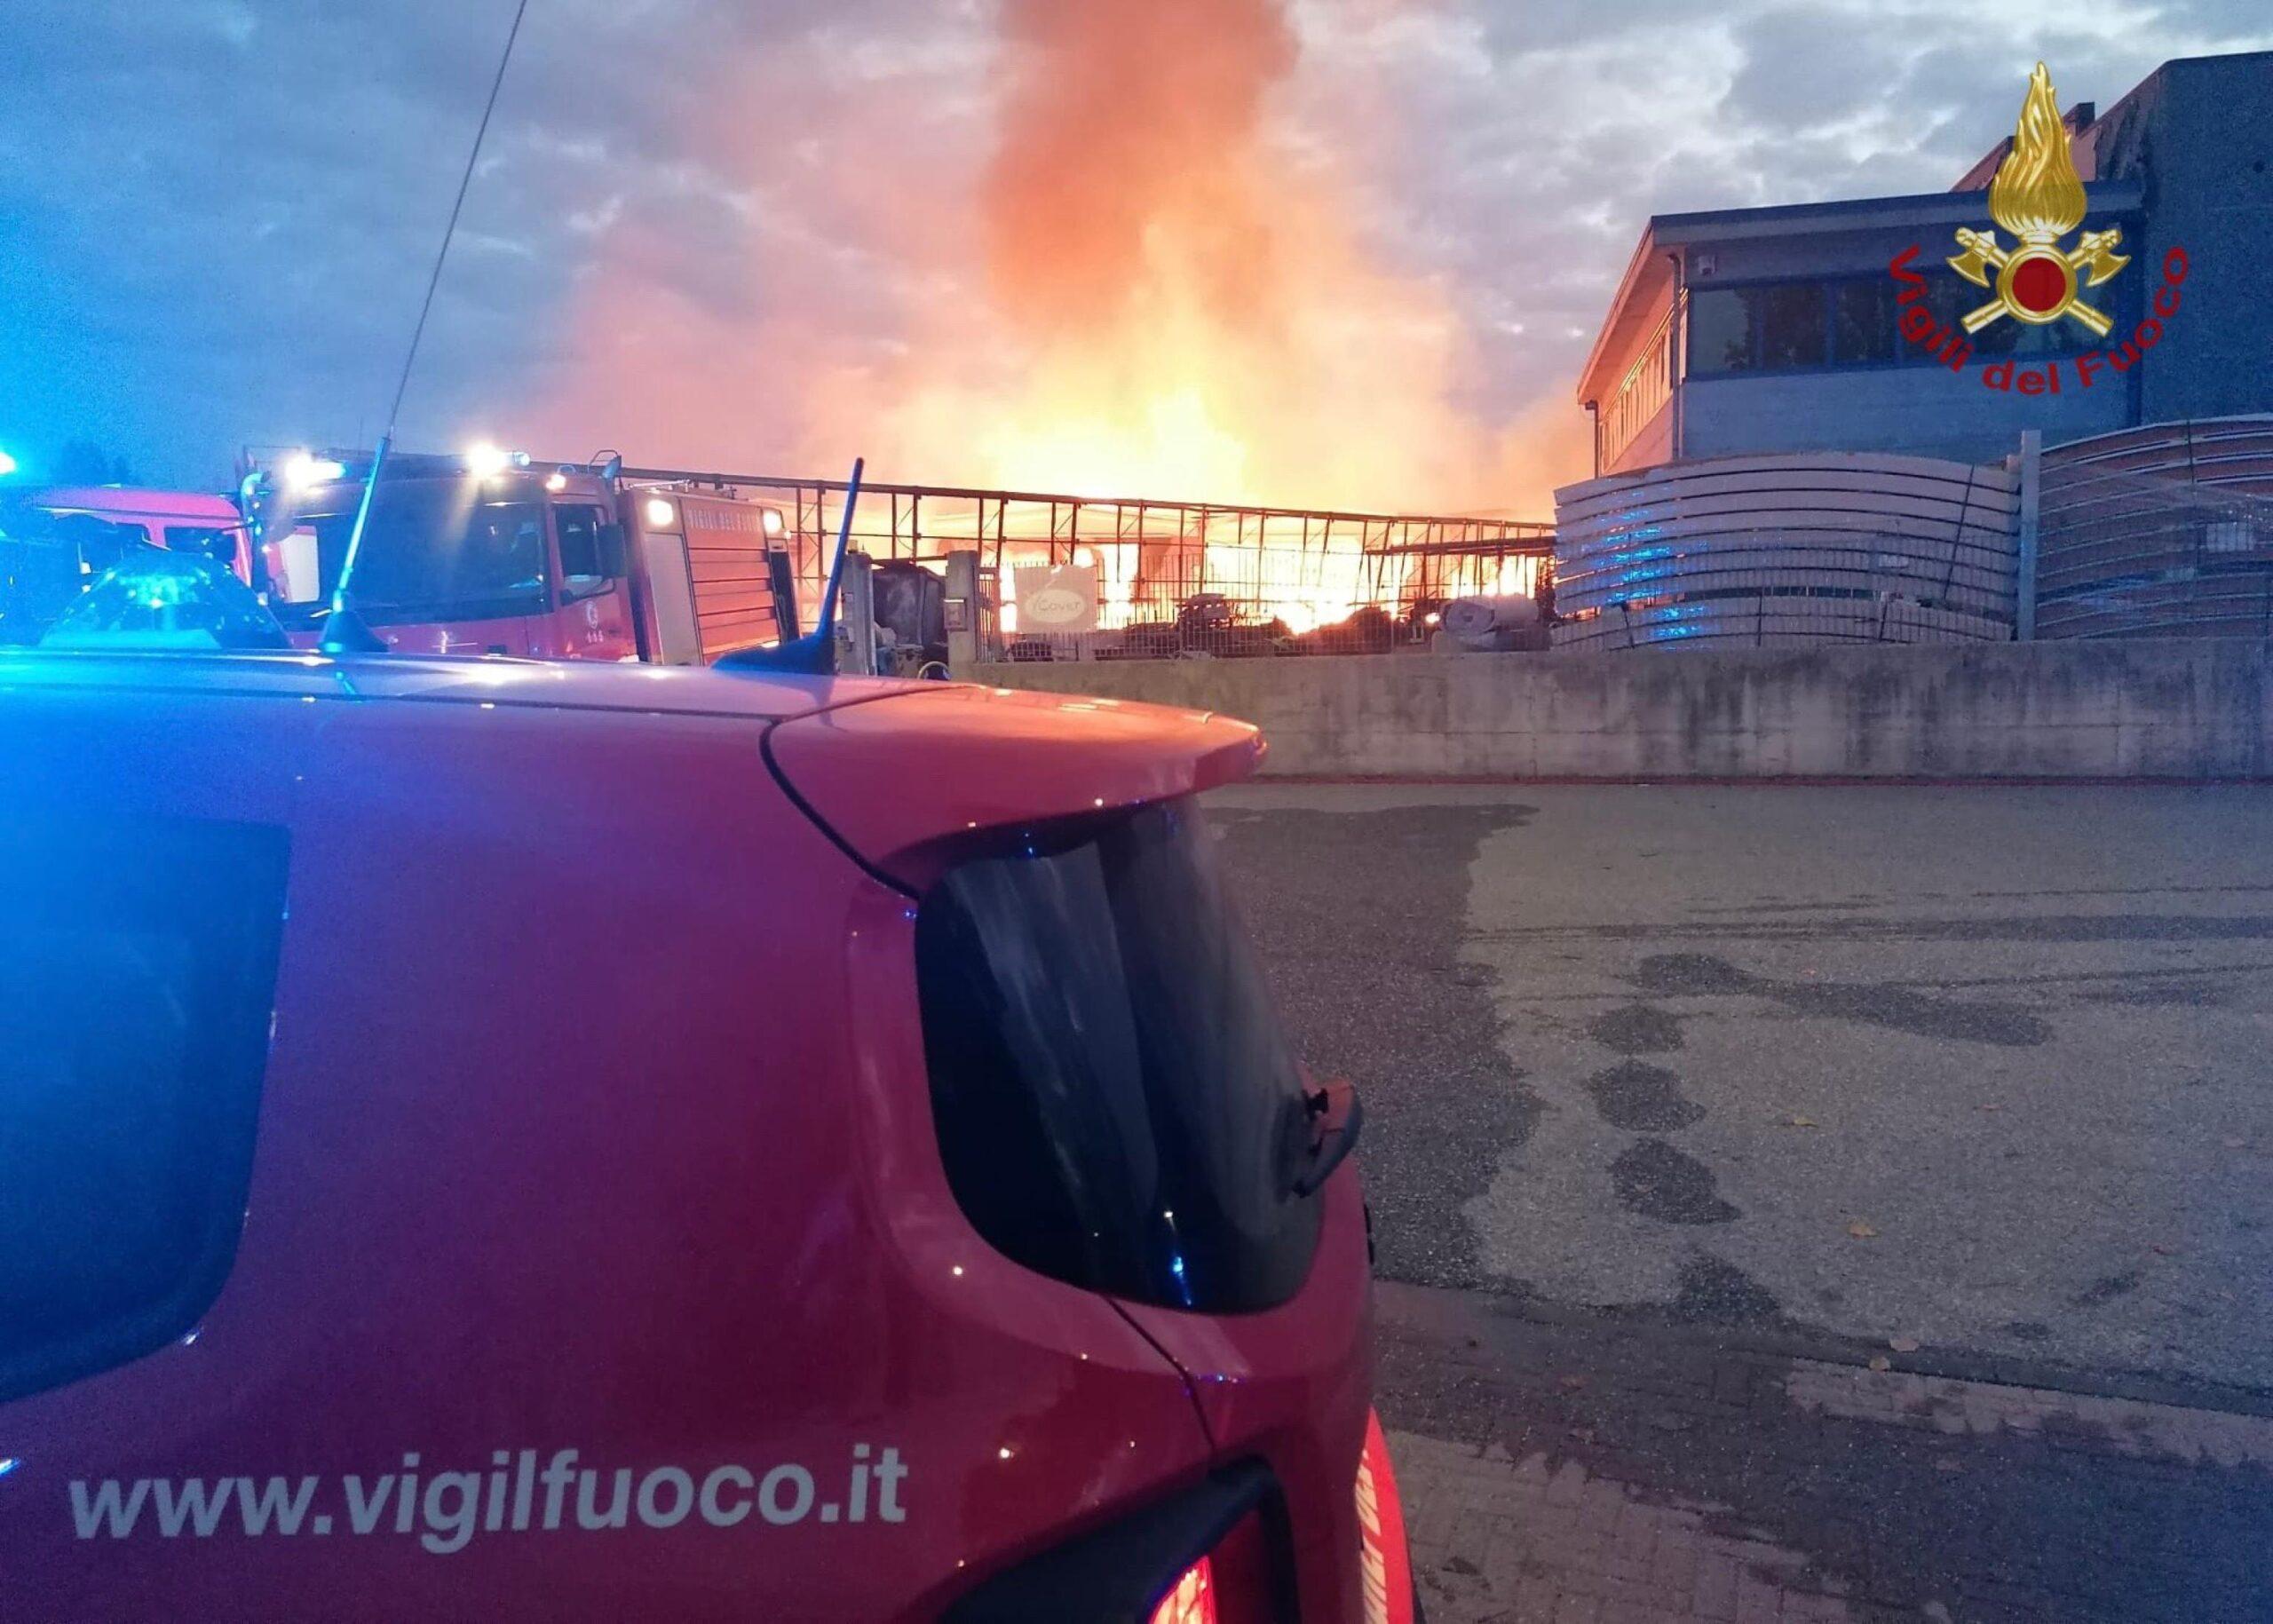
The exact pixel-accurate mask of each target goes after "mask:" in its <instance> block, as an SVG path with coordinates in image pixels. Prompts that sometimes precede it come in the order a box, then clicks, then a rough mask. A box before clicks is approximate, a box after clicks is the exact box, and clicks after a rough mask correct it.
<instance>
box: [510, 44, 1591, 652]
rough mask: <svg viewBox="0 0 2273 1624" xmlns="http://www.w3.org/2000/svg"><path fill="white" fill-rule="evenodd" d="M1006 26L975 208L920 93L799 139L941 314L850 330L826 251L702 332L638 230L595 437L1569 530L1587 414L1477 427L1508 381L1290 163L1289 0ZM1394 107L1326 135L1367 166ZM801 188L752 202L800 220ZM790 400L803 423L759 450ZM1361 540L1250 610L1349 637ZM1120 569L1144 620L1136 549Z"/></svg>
mask: <svg viewBox="0 0 2273 1624" xmlns="http://www.w3.org/2000/svg"><path fill="white" fill-rule="evenodd" d="M1382 3H1383V4H1396V3H1397V0H1382ZM997 17H998V19H999V21H998V23H997V28H998V31H999V33H998V37H997V39H996V41H995V50H994V55H993V57H992V58H991V59H989V60H988V61H987V62H986V65H985V67H984V69H983V70H982V71H975V72H974V73H973V74H972V75H970V79H971V82H972V83H978V84H979V85H981V86H983V87H984V88H985V92H986V96H987V99H988V101H989V103H990V106H989V107H988V112H989V113H990V114H991V120H992V133H993V137H994V145H993V149H992V153H991V156H989V157H988V158H987V159H986V161H985V162H982V163H980V164H978V166H976V169H975V171H974V172H973V173H972V175H971V177H970V182H969V185H968V189H967V190H955V189H953V183H950V189H949V190H948V191H947V192H946V194H926V195H920V196H916V195H910V194H909V188H908V187H907V184H906V177H907V176H908V175H911V174H915V173H919V172H920V173H929V172H931V171H930V170H927V169H926V168H925V167H924V165H923V163H922V162H919V160H918V157H917V154H915V153H913V152H911V151H907V150H899V151H896V150H895V149H894V148H893V147H892V146H891V142H892V141H893V140H894V139H895V134H894V132H895V131H899V130H900V129H902V128H904V127H905V126H906V124H907V115H906V112H905V109H904V108H902V107H896V106H894V105H892V103H891V98H892V97H894V96H898V95H899V94H901V93H902V89H901V87H900V86H898V85H894V84H890V83H886V84H883V85H882V86H880V87H879V88H878V91H876V95H877V105H875V106H873V107H861V106H858V105H854V106H849V107H837V108H836V109H835V110H834V112H833V114H832V116H831V120H830V123H829V125H828V129H827V130H826V131H824V132H823V133H822V134H820V135H819V136H817V137H816V138H815V139H812V140H811V141H808V142H806V143H803V144H802V145H803V146H804V147H807V148H809V149H810V152H811V154H812V159H811V162H812V168H813V170H814V171H815V172H816V173H818V174H820V175H821V176H822V177H824V178H825V179H826V181H827V185H828V189H829V191H830V192H831V194H832V196H833V199H834V200H836V206H837V208H838V210H839V212H840V213H841V214H842V215H843V216H844V217H845V218H840V219H838V220H836V221H835V222H833V224H834V225H835V226H836V227H837V228H838V229H840V230H849V231H850V232H851V234H852V236H853V237H854V238H855V239H857V240H856V241H853V242H848V243H844V244H843V253H842V254H841V255H840V256H838V257H841V258H843V259H844V260H846V261H848V262H849V261H851V260H854V259H856V258H857V260H858V262H859V263H860V264H863V265H870V266H884V267H890V268H891V273H892V277H893V281H895V282H896V283H897V284H898V285H900V286H903V287H907V288H913V289H920V292H919V293H917V294H915V295H914V296H911V297H909V298H908V299H907V303H906V305H904V306H903V309H902V312H901V320H902V321H903V326H902V328H901V329H900V330H899V331H897V332H878V331H875V330H873V329H870V330H864V331H862V332H861V333H860V334H859V337H857V338H836V337H830V336H828V333H827V331H826V329H825V326H824V325H823V324H824V323H825V321H826V320H827V318H828V314H829V313H830V306H829V301H830V298H831V295H832V292H833V290H832V289H830V288H829V287H828V285H827V279H826V274H825V266H826V265H827V263H828V261H827V259H826V258H825V257H823V256H821V255H820V254H818V253H814V252H811V251H808V252H806V253H804V254H803V255H802V256H800V257H798V258H796V260H794V261H791V262H787V263H769V264H767V265H763V266H761V267H758V268H757V274H756V275H753V276H752V277H751V278H749V279H748V280H749V281H751V282H754V283H756V284H757V285H759V286H762V287H764V288H766V289H767V298H768V301H769V302H770V303H771V305H772V308H773V310H774V312H775V313H774V314H773V315H772V316H770V317H768V318H765V319H763V320H760V319H757V318H754V317H741V318H736V317H734V316H732V315H728V314H723V313H714V312H711V311H707V310H704V309H702V308H701V307H700V306H699V305H697V303H696V302H695V301H694V300H693V299H692V298H691V297H688V296H687V295H685V293H683V292H677V291H674V290H673V288H672V286H671V284H670V283H669V280H668V279H667V278H666V277H665V276H663V275H662V274H661V271H660V269H659V267H658V265H656V263H655V256H656V254H657V252H658V249H657V246H656V244H657V242H658V241H659V240H660V239H658V238H656V237H654V236H653V235H652V234H651V235H649V236H647V237H644V238H643V237H641V236H639V235H638V234H636V233H634V232H632V231H630V229H629V223H627V227H626V228H625V229H622V230H619V231H618V232H617V233H616V234H615V235H614V237H613V238H612V239H611V241H610V242H609V245H608V251H607V253H606V255H605V256H604V257H603V262H602V264H601V265H600V267H599V268H598V271H597V273H595V274H594V275H593V276H592V277H591V279H590V285H591V289H592V290H591V292H590V294H589V295H588V297H587V305H586V307H587V310H588V312H589V313H590V315H591V317H592V318H593V319H592V320H590V321H586V322H582V323H579V324H578V329H577V330H578V331H579V333H580V336H581V337H582V339H583V341H584V343H585V344H586V345H587V347H588V348H589V350H590V354H589V356H588V357H586V358H583V359H580V360H578V361H576V362H574V363H573V364H572V374H573V375H572V376H568V377H566V378H564V379H563V380H562V383H561V385H560V387H559V388H558V391H557V392H556V393H555V396H554V399H555V400H556V401H557V402H558V404H557V405H556V406H555V407H554V408H553V415H554V416H556V417H557V418H558V421H559V422H560V423H561V424H564V425H569V424H572V416H571V415H572V414H574V418H573V425H574V426H575V428H576V432H574V433H571V434H567V435H566V436H565V438H566V439H567V440H579V439H583V438H590V437H591V435H592V434H593V433H594V432H598V433H599V434H600V436H601V438H604V439H606V438H613V439H614V440H619V441H622V442H624V443H626V444H627V447H629V442H630V440H634V439H637V440H639V441H640V445H639V447H638V448H635V449H637V450H638V457H639V460H646V461H653V462H667V461H677V460H681V459H685V460H693V459H696V458H698V457H710V458H713V459H714V460H716V459H719V458H725V459H726V460H728V461H730V462H731V463H739V464H741V465H748V464H749V463H753V462H756V463H760V464H772V465H775V466H780V467H782V468H784V469H785V470H787V471H796V472H819V471H828V470H833V469H835V468H836V467H838V466H840V465H842V464H843V463H844V462H845V461H846V460H848V458H849V457H850V456H851V453H852V452H853V451H854V450H856V449H857V450H859V451H862V452H864V453H865V454H866V455H867V458H868V467H869V470H870V472H871V474H872V475H873V476H875V477H876V478H879V479H886V480H897V481H902V482H908V483H938V484H954V485H963V486H983V487H1010V488H1017V489H1026V490H1038V491H1046V492H1057V493H1063V494H1068V495H1081V496H1108V495H1110V496H1139V495H1141V496H1155V497H1160V498H1162V499H1167V500H1204V501H1212V502H1222V503H1242V502H1244V503H1271V504H1275V505H1280V506H1287V507H1302V508H1341V509H1350V510H1365V511H1425V512H1440V513H1441V512H1463V511H1493V512H1499V513H1510V512H1512V513H1515V514H1517V515H1520V516H1524V517H1537V516H1544V515H1545V514H1546V513H1547V512H1548V511H1549V509H1550V507H1551V502H1552V497H1551V492H1552V489H1553V487H1554V486H1555V485H1556V484H1557V483H1561V482H1564V481H1567V480H1568V479H1573V478H1578V477H1582V476H1583V473H1584V471H1585V466H1586V456H1587V429H1586V424H1585V419H1584V418H1583V416H1581V415H1580V413H1579V412H1577V411H1576V410H1575V409H1573V408H1571V407H1570V406H1568V405H1567V404H1566V403H1564V401H1563V400H1561V399H1560V398H1559V392H1557V396H1558V398H1556V399H1555V400H1552V401H1551V402H1548V403H1545V404H1543V405H1542V406H1541V407H1540V408H1534V409H1533V410H1532V411H1531V412H1530V413H1527V414H1525V415H1524V416H1521V417H1519V418H1517V420H1516V421H1514V422H1512V423H1494V422H1491V421H1488V420H1485V419H1484V418H1482V417H1480V416H1478V415H1477V413H1476V412H1475V411H1474V410H1473V409H1472V408H1469V407H1467V406H1465V405H1463V404H1462V403H1461V402H1462V400H1463V397H1464V396H1470V395H1472V394H1474V393H1476V392H1480V391H1477V389H1476V387H1475V386H1476V385H1477V384H1479V383H1481V382H1482V380H1480V379H1478V378H1477V377H1476V376H1474V375H1473V365H1474V361H1473V357H1474V346H1473V345H1472V343H1471V341H1470V335H1469V332H1468V330H1467V329H1466V326H1465V324H1464V321H1463V318H1462V316H1461V313H1460V311H1459V310H1458V308H1457V307H1456V306H1455V305H1454V303H1453V300H1452V299H1451V297H1449V296H1448V294H1447V293H1446V291H1445V289H1444V287H1443V286H1442V285H1441V283H1440V282H1439V281H1437V280H1435V279H1433V278H1431V277H1430V276H1429V275H1426V274H1424V273H1419V272H1416V271H1414V270H1412V269H1410V268H1408V267H1406V266H1405V265H1401V264H1400V263H1398V262H1397V261H1396V260H1395V259H1393V258H1392V257H1390V256H1389V251H1388V250H1377V249H1376V248H1374V245H1372V244H1371V243H1370V242H1368V241H1367V240H1366V236H1365V234H1364V233H1363V232H1362V231H1361V230H1360V229H1359V228H1358V224H1357V222H1358V220H1359V219H1360V218H1362V217H1363V216H1364V214H1365V209H1364V206H1363V202H1362V196H1361V194H1360V192H1359V190H1358V187H1357V186H1356V185H1355V183H1354V182H1353V181H1352V180H1351V179H1350V177H1349V176H1348V175H1347V174H1346V173H1345V172H1344V171H1343V170H1342V167H1341V156H1342V154H1339V153H1336V152H1335V151H1334V150H1331V149H1327V148H1321V147H1319V146H1318V145H1316V144H1315V142H1314V141H1311V142H1306V143H1303V144H1299V145H1298V144H1296V143H1295V142H1292V141H1289V140H1287V139H1283V131H1282V130H1281V127H1280V124H1279V117H1278V115H1279V111H1280V104H1279V97H1280V96H1281V94H1282V92H1284V91H1287V88H1288V86H1289V84H1290V83H1291V80H1292V75H1294V74H1295V70H1296V68H1297V67H1298V65H1299V62H1298V59H1299V56H1300V51H1299V46H1298V42H1297V40H1296V38H1295V32H1294V29H1293V28H1292V27H1291V25H1290V23H1289V21H1288V17H1287V4H1286V0H1081V3H1080V4H1066V3H1065V0H1002V5H1001V7H1000V9H999V12H998V13H997ZM760 71H761V72H764V71H766V70H764V69H761V70H760ZM782 71H784V72H786V71H787V70H786V69H785V70H782ZM780 89H781V91H782V92H783V94H782V95H781V97H780V98H779V99H777V101H788V100H791V99H794V98H795V97H796V95H797V94H798V93H799V92H800V91H801V90H802V86H800V85H798V84H796V83H784V84H783V85H782V86H781V87H780ZM713 105H714V106H715V105H717V104H715V103H714V104H713ZM737 105H742V104H741V103H740V102H738V104H737ZM1366 112H1367V109H1366V108H1364V107H1350V109H1349V117H1348V118H1346V119H1345V120H1343V121H1342V122H1341V123H1338V124H1337V125H1336V127H1335V128H1334V130H1333V131H1328V132H1327V134H1329V135H1332V136H1335V137H1338V138H1342V139H1346V142H1347V150H1348V152H1349V153H1350V154H1361V153H1363V152H1364V151H1365V150H1366V147H1368V146H1369V145H1370V144H1371V138H1370V136H1369V135H1368V131H1367V119H1366ZM741 139H744V140H746V141H756V142H761V143H762V142H767V141H780V140H783V139H784V138H781V137H778V136H776V135H775V134H774V133H773V132H772V129H771V126H768V127H766V128H761V129H756V130H753V131H750V132H748V133H747V134H746V135H743V136H742V137H741ZM919 139H920V138H919ZM787 144H788V145H798V144H796V143H787ZM760 162H761V165H762V163H763V162H764V160H761V161H760ZM779 182H780V178H779V175H778V174H774V173H771V172H769V173H768V174H767V175H766V176H765V178H764V181H763V182H762V183H761V184H757V185H754V186H752V188H751V190H752V192H753V194H756V195H759V196H761V197H763V198H764V199H766V200H768V202H769V204H770V202H771V200H772V199H774V198H776V197H778V196H779V195H780V192H781V186H780V183H779ZM801 300H802V301H804V305H805V307H804V308H793V307H792V306H793V305H796V304H797V303H798V301H801ZM816 318H818V319H816ZM776 395H778V396H780V397H781V398H782V399H783V400H785V402H786V406H787V421H786V422H779V423H775V424H764V427H765V428H766V429H768V430H769V431H771V433H772V442H771V448H760V449H756V450H753V449H752V448H750V446H749V443H748V442H749V425H750V424H752V423H753V421H754V420H756V421H760V422H762V421H763V420H762V418H761V417H759V414H760V413H762V412H763V411H764V410H765V409H766V407H765V405H764V401H765V400H768V399H769V398H771V397H773V396H776ZM616 425H627V426H621V427H618V426H616ZM721 446H725V447H734V446H739V447H740V449H739V450H726V451H721V450H716V449H713V448H717V447H721ZM1081 541H1082V543H1083V544H1084V545H1089V544H1091V538H1090V537H1089V536H1088V535H1083V536H1082V537H1081ZM1358 546H1359V543H1358V537H1357V536H1356V535H1355V534H1354V533H1352V534H1350V535H1348V537H1347V538H1346V540H1345V539H1344V538H1343V537H1342V536H1341V535H1337V536H1336V537H1335V539H1334V547H1335V549H1336V551H1335V553H1334V557H1333V558H1330V559H1328V560H1327V561H1324V562H1321V561H1320V560H1319V558H1318V556H1317V553H1316V551H1312V552H1311V555H1310V556H1309V557H1308V558H1307V559H1303V558H1295V557H1292V556H1290V557H1288V558H1283V559H1282V558H1265V559H1263V560H1262V561H1261V564H1260V568H1261V570H1262V574H1263V580H1262V582H1261V587H1260V590H1255V592H1253V593H1252V597H1253V599H1254V601H1255V602H1256V603H1258V604H1263V605H1275V606H1277V607H1278V612H1279V614H1281V617H1282V618H1284V619H1286V620H1287V621H1288V622H1289V623H1290V624H1293V625H1295V626H1296V627H1297V629H1299V628H1300V627H1301V626H1302V625H1304V624H1311V623H1317V622H1319V621H1321V620H1330V619H1336V618H1339V617H1340V616H1341V615H1342V614H1346V613H1347V612H1348V610H1349V608H1350V606H1351V605H1352V604H1353V603H1354V602H1356V601H1358V600H1359V599H1360V598H1362V596H1363V591H1362V588H1361V576H1360V564H1359V557H1358ZM1136 551H1137V550H1136V548H1135V547H1134V546H1133V545H1129V546H1127V547H1121V546H1117V545H1116V544H1115V543H1113V542H1111V541H1105V542H1103V543H1097V555H1098V557H1097V561H1098V563H1099V565H1100V567H1101V570H1102V572H1103V576H1104V581H1105V584H1106V590H1107V594H1108V601H1109V603H1113V600H1119V603H1118V604H1117V605H1115V606H1125V604H1126V601H1127V599H1128V596H1129V590H1130V582H1131V579H1132V574H1133V571H1134V569H1135V567H1136V566H1135V563H1134V557H1135V553H1136ZM1124 552H1125V553H1127V554H1128V555H1129V556H1127V557H1123V556H1121V555H1122V554H1123V553H1124ZM1035 561H1037V562H1039V561H1041V560H1040V559H1039V558H1037V559H1036V560H1035ZM1004 562H1005V564H1006V566H1007V565H1008V564H1009V563H1010V558H1009V557H1008V556H1007V555H1006V557H1005V559H1004ZM1123 612H1124V613H1126V610H1125V608H1124V609H1123Z"/></svg>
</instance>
